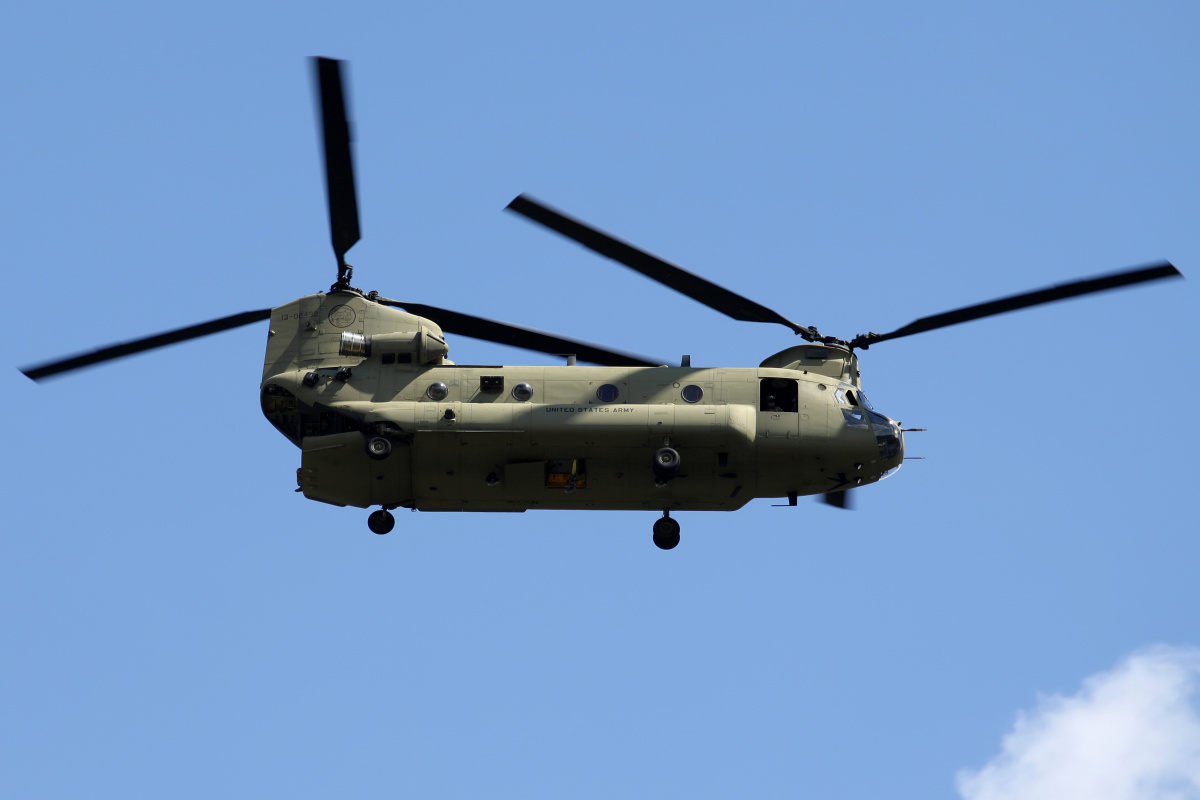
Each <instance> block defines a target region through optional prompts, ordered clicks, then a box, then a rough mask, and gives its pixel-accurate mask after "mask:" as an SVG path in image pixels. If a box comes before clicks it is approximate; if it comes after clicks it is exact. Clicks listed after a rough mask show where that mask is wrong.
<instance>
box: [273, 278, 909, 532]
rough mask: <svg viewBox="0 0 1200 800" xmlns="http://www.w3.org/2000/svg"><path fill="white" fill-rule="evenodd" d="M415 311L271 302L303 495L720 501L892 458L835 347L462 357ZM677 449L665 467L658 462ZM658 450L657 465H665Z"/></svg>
mask: <svg viewBox="0 0 1200 800" xmlns="http://www.w3.org/2000/svg"><path fill="white" fill-rule="evenodd" d="M446 352H447V348H446V346H445V342H444V338H443V337H442V332H441V330H440V329H439V328H438V327H437V326H436V325H435V324H433V323H432V322H430V321H429V320H426V319H423V318H421V317H417V316H415V315H412V314H408V313H405V312H403V311H399V310H397V309H394V308H389V307H386V306H383V305H381V304H378V303H375V302H372V300H371V299H369V298H367V297H363V296H361V295H359V294H357V293H354V292H335V293H331V294H328V295H326V294H318V295H311V296H309V297H305V298H301V299H299V300H297V301H294V302H293V303H290V304H288V305H285V306H281V307H280V308H277V309H274V310H273V311H272V316H271V333H270V338H269V341H268V346H267V358H266V364H265V368H264V374H263V383H262V406H263V412H264V414H265V415H266V416H267V418H268V419H269V420H270V421H271V422H272V423H273V424H274V425H275V426H276V427H277V428H278V429H279V430H280V431H281V432H282V433H283V434H284V435H285V436H287V437H288V438H289V439H290V440H291V441H292V442H293V443H294V444H296V445H298V446H299V447H300V449H301V451H302V456H301V467H300V469H299V471H298V483H299V486H300V489H301V490H302V491H303V492H304V494H305V496H306V497H309V498H311V499H314V500H319V501H322V502H326V503H331V504H334V505H338V506H347V505H349V506H358V507H362V508H366V507H368V506H373V505H380V506H384V507H385V508H394V507H407V508H415V509H418V510H422V511H524V510H527V509H530V508H559V509H589V508H590V509H638V510H658V511H664V510H734V509H738V508H741V507H742V506H743V505H745V504H746V503H747V502H749V501H750V500H752V499H754V498H757V497H796V496H801V495H811V494H822V493H827V492H834V491H839V490H844V489H848V488H852V487H855V486H859V485H864V484H867V483H873V482H875V481H877V480H879V479H880V478H881V477H883V476H885V475H887V474H888V473H890V472H891V471H893V470H894V469H895V468H897V467H898V466H899V465H900V463H901V461H902V459H903V451H904V445H903V434H902V433H901V432H900V429H899V426H898V425H897V424H896V423H894V422H892V421H891V420H889V419H887V418H886V417H884V416H883V415H881V414H878V413H877V412H874V411H873V410H872V409H870V408H869V407H868V404H867V401H866V398H865V397H863V396H862V392H861V386H860V385H859V381H858V371H857V361H856V359H855V357H854V355H853V354H852V353H851V352H849V351H848V350H846V349H844V348H838V347H836V346H833V347H830V346H825V345H805V346H801V347H795V348H790V349H789V350H786V351H784V352H782V353H780V354H777V355H776V356H773V357H771V358H769V359H767V361H765V362H764V366H760V367H757V368H694V367H686V366H685V367H668V366H661V367H585V366H512V365H458V364H454V363H452V362H450V361H448V360H447V359H446V358H445V356H446ZM664 448H668V449H670V450H672V451H674V453H675V454H677V456H676V462H677V463H667V464H666V465H665V467H664V465H663V463H661V462H659V461H656V459H658V458H659V456H660V451H661V450H663V449H664ZM668 461H669V460H668Z"/></svg>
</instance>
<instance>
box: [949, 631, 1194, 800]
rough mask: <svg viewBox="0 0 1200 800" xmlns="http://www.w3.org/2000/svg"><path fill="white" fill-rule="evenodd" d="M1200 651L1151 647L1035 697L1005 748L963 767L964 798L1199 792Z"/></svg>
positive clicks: (1155, 798) (1150, 796)
mask: <svg viewBox="0 0 1200 800" xmlns="http://www.w3.org/2000/svg"><path fill="white" fill-rule="evenodd" d="M1198 686H1200V649H1196V648H1177V647H1161V646H1160V647H1154V648H1150V649H1147V650H1143V651H1139V652H1137V653H1134V654H1133V655H1132V656H1130V657H1129V658H1128V659H1126V660H1125V661H1123V662H1121V663H1120V664H1118V665H1117V666H1116V667H1115V668H1114V669H1112V670H1111V671H1109V672H1101V673H1098V674H1096V675H1093V676H1091V677H1090V678H1088V679H1087V680H1086V681H1084V684H1083V688H1082V689H1081V690H1080V691H1079V692H1078V693H1077V694H1074V695H1072V696H1070V697H1061V696H1058V695H1053V696H1050V697H1043V698H1039V700H1038V704H1037V707H1036V708H1035V709H1034V710H1033V711H1032V712H1029V713H1025V712H1022V713H1020V714H1018V716H1017V722H1016V725H1015V726H1014V728H1013V731H1012V732H1011V733H1010V734H1008V735H1007V736H1005V737H1004V744H1003V749H1002V751H1001V752H1000V754H999V755H997V756H996V757H995V758H993V759H992V760H991V761H990V762H988V763H987V765H985V766H984V767H983V768H982V769H980V770H978V771H974V770H962V771H961V772H959V773H958V776H957V781H956V782H957V785H958V791H959V793H960V794H961V795H962V796H963V797H964V798H966V800H1016V799H1017V798H1020V800H1075V799H1076V798H1078V799H1079V800H1193V799H1200V715H1198V714H1197V709H1196V707H1195V705H1194V702H1193V701H1194V696H1193V695H1194V694H1195V693H1196V690H1197V688H1198Z"/></svg>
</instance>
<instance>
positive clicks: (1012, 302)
mask: <svg viewBox="0 0 1200 800" xmlns="http://www.w3.org/2000/svg"><path fill="white" fill-rule="evenodd" d="M1176 277H1179V278H1182V277H1183V273H1181V272H1180V271H1179V270H1178V269H1176V268H1175V266H1174V265H1173V264H1171V263H1170V262H1169V261H1163V262H1160V263H1157V264H1151V265H1149V266H1145V267H1138V268H1137V269H1131V270H1126V271H1124V272H1117V273H1114V274H1112V275H1101V276H1099V277H1095V278H1086V279H1084V280H1080V281H1074V282H1072V283H1062V284H1058V285H1056V286H1051V287H1049V288H1046V289H1039V290H1037V291H1034V292H1025V293H1024V294H1015V295H1013V296H1012V297H1004V298H1001V299H999V300H992V301H990V302H987V303H979V304H978V305H973V306H967V307H966V308H960V309H957V310H956V311H947V312H946V313H944V314H935V315H933V316H931V317H922V318H921V319H919V320H917V321H915V322H911V323H909V324H908V325H905V326H904V327H903V328H899V329H898V330H895V331H892V332H891V333H867V334H861V335H859V336H857V337H855V339H854V341H852V342H850V345H851V346H852V347H862V348H864V349H865V348H866V347H868V346H869V345H872V344H875V343H876V342H885V341H887V340H888V339H899V338H900V337H901V336H911V335H912V334H914V333H923V332H925V331H931V330H935V329H937V328H945V327H947V326H949V325H958V324H959V323H960V322H970V321H971V320H976V319H981V318H983V317H990V316H994V315H996V314H1003V313H1005V312H1008V311H1016V310H1018V309H1021V308H1029V307H1030V306H1037V305H1041V304H1043V303H1053V302H1056V301H1058V300H1066V299H1068V298H1071V297H1079V296H1080V295H1085V294H1092V293H1093V292H1105V291H1108V290H1109V289H1119V288H1120V287H1122V286H1132V285H1134V284H1138V283H1145V282H1146V281H1156V280H1161V279H1163V278H1176Z"/></svg>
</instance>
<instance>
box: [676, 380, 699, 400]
mask: <svg viewBox="0 0 1200 800" xmlns="http://www.w3.org/2000/svg"><path fill="white" fill-rule="evenodd" d="M680 394H682V395H683V399H684V400H686V401H688V402H689V403H699V402H700V398H702V397H704V390H703V389H701V388H700V387H699V386H697V385H696V384H694V383H690V384H688V385H687V386H685V387H683V391H682V392H680Z"/></svg>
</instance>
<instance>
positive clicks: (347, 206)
mask: <svg viewBox="0 0 1200 800" xmlns="http://www.w3.org/2000/svg"><path fill="white" fill-rule="evenodd" d="M341 63H342V62H340V61H336V60H334V59H332V58H314V59H313V64H314V65H315V67H316V74H317V90H318V94H319V95H320V101H321V133H322V137H323V140H324V143H325V191H326V195H327V197H328V200H329V231H330V234H331V235H332V239H333V252H334V253H335V254H336V255H337V260H338V266H339V267H342V266H344V265H345V263H346V252H347V251H348V250H349V249H350V248H351V247H353V246H354V243H355V242H357V241H358V239H359V235H360V234H359V229H358V198H357V195H356V194H355V191H354V161H353V160H352V159H351V157H350V123H349V120H348V119H347V117H346V100H345V91H344V89H343V85H342V73H341Z"/></svg>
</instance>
